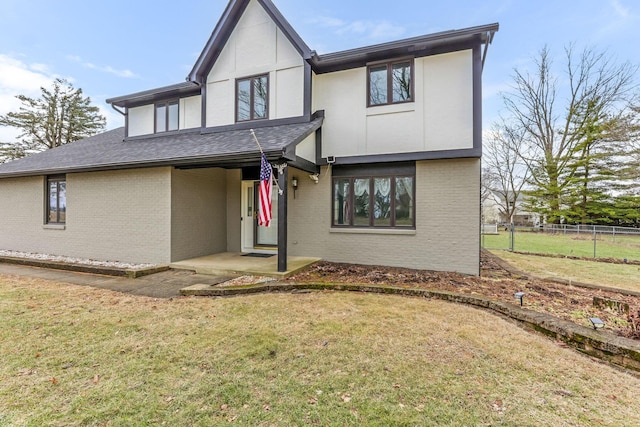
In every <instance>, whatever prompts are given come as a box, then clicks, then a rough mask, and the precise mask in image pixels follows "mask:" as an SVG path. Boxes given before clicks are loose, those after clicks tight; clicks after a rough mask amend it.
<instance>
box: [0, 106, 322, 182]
mask: <svg viewBox="0 0 640 427" xmlns="http://www.w3.org/2000/svg"><path fill="white" fill-rule="evenodd" d="M322 121H323V118H322V117H318V118H316V119H314V120H312V121H310V122H306V123H297V124H289V125H279V126H270V127H261V128H256V129H255V134H256V137H257V138H258V140H259V141H260V145H261V146H262V149H263V150H264V152H265V154H266V155H267V158H268V159H269V161H275V160H279V159H282V158H285V159H287V160H291V161H295V160H296V158H295V146H296V145H297V144H299V143H300V142H302V141H303V140H304V139H305V138H306V137H307V136H309V135H311V133H312V132H314V131H315V130H317V129H318V128H319V127H320V126H322ZM251 164H253V165H258V164H260V151H259V150H258V147H257V145H256V143H255V140H254V139H253V136H252V135H251V132H250V131H249V130H231V131H224V132H212V133H206V134H201V133H200V132H199V129H197V130H196V131H191V132H177V133H171V134H165V135H159V134H155V135H151V136H150V137H149V138H144V139H135V140H127V141H125V140H124V128H123V127H121V128H117V129H114V130H111V131H108V132H104V133H101V134H99V135H95V136H92V137H90V138H87V139H84V140H81V141H76V142H72V143H69V144H66V145H63V146H61V147H58V148H54V149H52V150H47V151H43V152H41V153H36V154H32V155H30V156H28V157H24V158H22V159H18V160H13V161H11V162H8V163H4V164H0V178H8V177H19V176H33V175H49V174H56V173H72V172H89V171H102V170H115V169H132V168H141V167H156V166H176V167H204V166H210V167H240V166H243V165H251Z"/></svg>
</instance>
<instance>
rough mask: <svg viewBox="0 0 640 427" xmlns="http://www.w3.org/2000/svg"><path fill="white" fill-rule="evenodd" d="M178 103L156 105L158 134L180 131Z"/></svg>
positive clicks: (169, 102)
mask: <svg viewBox="0 0 640 427" xmlns="http://www.w3.org/2000/svg"><path fill="white" fill-rule="evenodd" d="M178 105H179V104H178V101H168V102H163V103H160V104H156V133H158V132H167V131H171V130H178V117H179V109H180V108H179V106H178Z"/></svg>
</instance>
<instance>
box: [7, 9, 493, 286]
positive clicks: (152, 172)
mask: <svg viewBox="0 0 640 427" xmlns="http://www.w3.org/2000/svg"><path fill="white" fill-rule="evenodd" d="M497 30H498V25H497V24H491V25H485V26H480V27H474V28H467V29H462V30H453V31H446V32H441V33H436V34H430V35H424V36H419V37H414V38H410V39H405V40H399V41H393V42H389V43H384V44H379V45H374V46H367V47H362V48H358V49H352V50H347V51H343V52H336V53H330V54H323V55H318V54H317V53H316V52H314V51H313V50H311V49H310V48H309V47H308V46H307V45H306V44H305V42H304V41H303V40H302V39H301V38H300V36H299V35H298V34H297V33H296V32H295V31H294V29H293V28H292V27H291V25H290V24H289V23H288V22H287V21H286V20H285V18H284V17H283V16H282V15H281V14H280V12H279V11H278V10H277V9H276V7H275V6H274V4H273V3H272V2H271V1H270V0H231V1H230V2H229V4H228V6H227V8H226V10H225V11H224V13H223V15H222V17H221V19H220V21H219V22H218V24H217V25H216V27H215V29H214V31H213V33H212V35H211V38H210V39H209V41H208V42H207V44H206V46H205V48H204V50H203V51H202V53H201V55H200V56H199V58H198V60H197V61H196V63H195V65H194V67H193V69H192V70H191V72H190V73H189V75H188V77H187V80H186V81H185V82H183V83H178V84H175V85H171V86H167V87H162V88H158V89H151V90H147V91H144V92H139V93H134V94H130V95H125V96H119V97H115V98H111V99H109V100H108V102H109V103H110V104H111V105H112V106H113V108H115V109H116V110H118V111H119V112H121V114H123V115H124V117H125V126H124V127H123V128H118V129H114V130H111V131H108V132H105V133H102V134H99V135H96V136H93V137H91V138H88V139H85V140H82V141H78V142H74V143H70V144H68V145H65V146H63V147H60V148H56V149H53V150H49V151H46V152H43V153H39V154H35V155H32V156H29V157H26V158H24V159H20V160H16V161H13V162H9V163H6V164H4V165H0V200H2V203H1V204H0V248H4V249H12V250H21V251H30V252H40V253H49V254H60V255H69V256H77V257H85V258H93V259H103V260H120V261H130V262H150V263H162V264H164V263H170V262H173V261H178V260H182V259H186V258H192V257H196V256H201V255H207V254H214V253H220V252H267V253H269V252H272V253H274V254H275V253H277V255H278V261H279V268H280V269H281V270H282V269H285V270H286V261H287V255H299V256H311V257H319V258H323V259H325V260H329V261H337V262H347V263H360V264H379V265H388V266H402V267H410V268H417V269H431V270H444V271H458V272H462V273H467V274H473V275H476V274H479V265H480V254H479V251H480V249H479V248H480V157H481V138H482V129H481V122H482V68H483V64H484V60H485V58H486V53H487V47H488V45H489V44H490V43H491V41H492V39H493V36H494V34H495V32H496V31H497ZM251 130H253V131H254V132H255V138H254V136H253V134H252V132H251ZM256 139H257V141H258V142H259V144H260V146H261V149H262V150H263V151H264V153H265V154H266V156H267V158H268V160H269V162H270V163H271V164H272V165H273V170H274V174H275V176H277V182H278V186H279V188H280V190H281V193H280V192H279V191H278V189H277V188H276V191H273V217H274V220H273V222H272V225H271V226H270V227H268V228H267V227H262V226H258V224H257V221H256V219H255V217H256V209H257V208H256V206H257V191H256V185H257V182H258V179H259V166H260V149H259V148H258V144H257V142H256Z"/></svg>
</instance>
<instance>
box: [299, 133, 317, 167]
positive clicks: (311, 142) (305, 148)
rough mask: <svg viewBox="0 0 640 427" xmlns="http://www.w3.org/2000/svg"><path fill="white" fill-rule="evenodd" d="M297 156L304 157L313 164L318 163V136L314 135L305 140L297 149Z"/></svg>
mask: <svg viewBox="0 0 640 427" xmlns="http://www.w3.org/2000/svg"><path fill="white" fill-rule="evenodd" d="M296 156H298V157H302V158H303V159H305V160H309V161H310V162H312V163H315V162H316V134H315V133H312V134H311V135H309V136H308V137H306V138H305V139H304V141H302V142H301V143H300V144H298V146H297V147H296Z"/></svg>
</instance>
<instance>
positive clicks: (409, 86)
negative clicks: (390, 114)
mask: <svg viewBox="0 0 640 427" xmlns="http://www.w3.org/2000/svg"><path fill="white" fill-rule="evenodd" d="M367 72H368V78H367V84H368V93H369V100H368V104H367V105H368V106H370V107H371V106H374V105H386V104H396V103H400V102H410V101H413V60H402V61H396V62H389V63H386V64H376V65H370V66H369V67H368V70H367Z"/></svg>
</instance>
